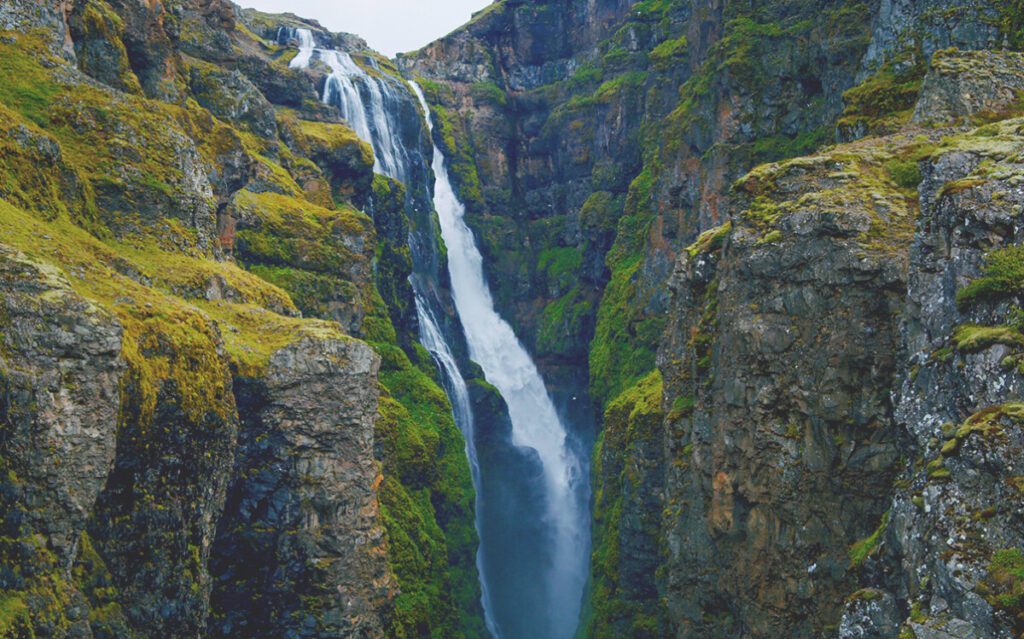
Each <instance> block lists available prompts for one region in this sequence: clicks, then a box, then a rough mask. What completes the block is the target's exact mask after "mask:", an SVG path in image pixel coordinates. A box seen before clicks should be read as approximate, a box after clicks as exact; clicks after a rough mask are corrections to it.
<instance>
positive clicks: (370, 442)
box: [0, 0, 483, 637]
mask: <svg viewBox="0 0 1024 639" xmlns="http://www.w3.org/2000/svg"><path fill="white" fill-rule="evenodd" d="M296 27H303V28H309V29H315V30H317V31H318V32H320V33H321V37H322V38H323V39H324V40H325V41H326V42H330V44H331V45H332V46H337V47H343V48H346V49H348V50H351V51H353V53H356V54H358V55H359V56H361V57H360V59H361V60H362V61H363V62H364V63H366V64H368V65H370V64H373V63H378V61H379V63H380V64H383V63H386V61H384V60H383V59H382V58H379V57H378V56H377V55H376V54H374V53H372V52H370V51H369V50H368V49H367V48H366V45H365V43H363V42H362V41H361V40H359V39H358V38H356V37H354V36H347V35H339V34H328V33H326V32H325V31H323V29H322V28H321V27H319V25H317V24H316V23H309V22H304V21H301V20H299V19H298V18H295V17H294V16H268V15H264V14H259V13H257V12H253V11H243V10H241V9H239V8H237V7H236V6H234V5H232V4H231V3H229V2H221V1H219V0H212V1H211V0H195V1H192V0H188V1H185V0H168V1H167V2H146V3H138V2H120V1H116V0H111V1H106V0H82V1H74V2H44V3H39V2H5V3H3V6H0V30H2V31H3V33H2V35H0V75H2V76H3V80H0V85H2V86H0V129H2V135H0V176H2V177H0V199H2V202H0V245H2V248H0V254H2V260H0V261H2V263H3V265H2V267H0V289H2V291H3V294H2V296H0V298H2V299H0V308H3V309H6V310H4V311H2V312H0V326H2V329H0V342H2V347H0V385H2V388H3V389H4V392H3V393H2V398H0V417H2V419H0V464H2V472H0V485H2V487H0V500H2V504H3V505H2V510H3V515H2V517H0V520H2V522H0V525H2V533H0V635H2V636H4V637H7V636H11V637H38V636H49V637H70V636H74V637H92V636H95V637H125V636H161V637H196V636H232V637H240V636H252V637H264V636H277V635H284V634H288V635H289V636H302V637H327V636H339V635H343V636H365V637H381V636H391V637H407V636H427V635H430V634H431V633H433V634H435V635H441V636H446V637H462V636H466V637H468V636H480V635H481V634H482V632H483V624H482V620H481V618H480V615H479V586H478V582H477V578H476V571H475V562H474V551H475V547H476V537H475V533H474V531H473V493H472V485H471V483H470V479H469V469H468V465H467V463H466V460H465V458H464V455H463V443H462V440H461V435H460V433H459V431H458V429H457V428H456V427H455V424H454V422H453V421H452V418H451V410H450V406H449V404H448V402H447V399H446V398H445V396H444V393H443V391H442V390H441V388H440V386H439V385H438V383H437V381H436V379H437V378H436V370H435V369H434V367H433V364H432V362H431V361H430V359H429V356H427V355H426V354H425V353H424V352H423V351H422V349H419V348H418V347H416V346H414V341H415V315H414V314H413V311H412V305H411V299H412V295H411V290H410V289H409V286H408V281H407V278H408V276H409V275H410V273H411V272H412V262H411V259H410V249H409V246H408V234H409V229H410V225H411V224H416V223H419V224H423V223H424V222H423V220H411V221H410V219H409V218H408V217H407V216H406V211H407V198H406V197H405V193H406V191H405V189H404V187H403V186H402V185H400V184H398V183H396V182H393V181H389V180H387V179H385V178H381V177H375V176H374V175H373V173H372V166H373V164H374V158H373V154H372V151H371V150H370V149H369V148H368V146H367V145H365V144H363V143H362V142H360V141H359V139H358V138H357V137H356V136H355V134H354V133H353V132H352V130H351V129H349V128H348V127H347V126H346V125H345V124H344V123H343V121H342V119H341V117H340V113H339V112H338V111H337V110H336V109H334V108H333V107H330V106H327V105H324V104H322V103H321V102H320V99H319V95H320V89H321V86H322V84H323V81H324V77H325V70H324V69H321V68H317V69H312V70H309V71H308V72H305V71H300V70H293V69H289V68H288V61H289V60H290V57H291V56H292V55H294V52H295V48H294V43H292V42H289V41H288V39H287V38H284V39H283V40H282V38H281V37H280V35H281V33H283V32H287V31H288V30H289V29H292V30H293V29H294V28H296ZM392 72H393V70H392ZM405 106H406V107H407V111H408V114H409V118H408V120H409V121H410V122H411V124H410V127H409V130H410V133H409V135H410V136H411V137H412V138H413V139H414V140H416V141H420V140H424V141H425V137H423V134H422V123H421V121H420V118H419V112H418V108H417V105H416V103H415V100H414V98H413V96H412V95H411V94H410V95H409V96H408V97H407V100H406V105H405ZM413 146H415V145H413ZM428 148H429V147H428ZM421 172H423V173H424V174H425V173H426V166H425V164H424V165H423V167H422V168H421ZM424 215H425V216H429V210H428V211H426V212H425V213H424ZM427 219H428V220H429V217H427Z"/></svg>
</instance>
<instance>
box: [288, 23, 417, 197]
mask: <svg viewBox="0 0 1024 639" xmlns="http://www.w3.org/2000/svg"><path fill="white" fill-rule="evenodd" d="M291 37H293V38H294V39H295V40H297V41H298V44H299V53H298V54H297V55H296V56H295V57H294V58H292V61H291V62H290V63H289V65H288V66H290V67H291V68H293V69H305V68H307V67H308V66H309V65H310V64H311V63H312V61H313V59H314V56H315V57H316V59H318V60H320V61H321V62H323V63H324V64H325V65H327V67H328V68H329V69H330V70H331V73H330V75H328V76H327V81H326V83H325V84H324V93H323V97H322V100H323V102H324V103H326V104H330V105H332V106H336V107H338V109H339V110H340V111H341V115H342V117H343V118H344V119H345V121H346V122H347V123H348V124H349V126H351V127H352V130H353V131H355V132H356V135H358V136H359V137H360V138H361V139H363V140H364V141H366V142H369V143H370V145H371V146H373V157H374V165H373V170H374V172H376V173H380V174H383V175H386V176H388V177H392V178H395V179H396V180H398V181H400V182H403V183H404V182H405V181H406V175H407V172H406V166H407V163H408V158H407V155H406V153H405V149H404V148H402V145H401V143H400V142H399V141H398V136H397V135H395V131H397V130H398V122H397V121H396V117H397V113H396V108H395V107H396V106H397V105H398V103H399V98H398V96H397V95H396V94H395V91H397V90H401V89H400V88H398V87H396V86H394V85H393V84H392V83H390V82H387V81H386V80H385V79H383V78H382V77H378V76H376V75H370V74H369V73H367V72H366V71H364V70H363V68H362V67H360V66H359V65H358V64H356V63H355V61H354V60H352V56H350V55H349V54H348V53H346V52H344V51H334V50H331V49H317V48H316V43H315V41H314V39H313V33H312V31H310V30H309V29H295V34H294V36H291ZM279 38H280V36H279Z"/></svg>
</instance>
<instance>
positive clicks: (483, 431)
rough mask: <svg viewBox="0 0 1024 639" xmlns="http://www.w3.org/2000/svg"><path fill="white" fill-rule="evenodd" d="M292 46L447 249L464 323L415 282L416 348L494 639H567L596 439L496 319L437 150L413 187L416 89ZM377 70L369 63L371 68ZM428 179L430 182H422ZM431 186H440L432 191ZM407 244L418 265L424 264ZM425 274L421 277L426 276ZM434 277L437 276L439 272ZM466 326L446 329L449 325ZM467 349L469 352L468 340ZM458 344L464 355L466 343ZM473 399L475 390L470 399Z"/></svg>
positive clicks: (306, 44)
mask: <svg viewBox="0 0 1024 639" xmlns="http://www.w3.org/2000/svg"><path fill="white" fill-rule="evenodd" d="M279 40H284V41H285V42H287V41H289V40H296V41H297V42H298V44H299V48H300V51H299V53H298V55H297V56H296V57H295V58H294V59H293V60H292V62H291V65H292V66H293V67H296V68H305V67H308V66H309V65H311V64H312V63H313V62H315V61H319V62H321V63H322V64H324V65H325V66H326V67H327V68H329V69H330V75H329V76H328V78H327V79H326V81H325V86H324V92H323V99H324V101H325V102H327V103H329V104H332V105H333V106H336V107H337V108H338V109H339V110H340V111H341V113H342V116H343V117H344V118H345V120H346V121H347V122H348V124H349V125H350V126H351V127H352V128H353V130H354V131H355V132H356V134H357V135H359V136H360V137H361V138H362V139H364V140H366V141H367V142H369V143H370V144H371V145H372V146H373V149H374V155H375V166H374V170H375V171H377V172H378V173H382V174H384V175H387V176H389V177H393V178H395V179H398V180H400V181H403V182H405V183H406V186H407V190H408V192H409V193H415V192H416V190H417V189H422V190H423V194H424V195H426V196H427V198H428V201H429V196H430V192H431V190H432V191H433V198H432V200H433V204H434V208H435V209H436V211H437V215H438V219H439V222H440V225H441V235H442V239H443V241H444V243H445V245H446V247H447V256H448V275H449V277H450V279H451V289H452V298H453V300H454V305H455V309H456V311H457V316H458V322H447V323H446V322H444V321H443V318H442V310H441V306H442V305H441V304H440V303H438V302H437V300H436V297H437V296H436V294H432V292H431V291H430V290H426V289H427V287H426V286H425V285H424V281H425V280H426V279H427V278H426V277H422V278H421V277H417V276H414V277H413V279H412V283H413V288H414V292H415V300H416V312H417V319H418V321H419V327H420V341H421V343H422V344H423V345H424V347H426V348H427V349H428V351H430V353H431V354H432V355H433V357H434V359H435V361H436V362H437V364H438V368H439V369H440V371H441V373H442V376H443V385H444V387H445V390H446V392H447V393H448V396H449V398H450V399H451V403H452V408H453V414H454V417H455V420H456V422H457V423H458V425H459V428H460V429H461V430H462V433H463V436H464V438H465V440H466V454H467V456H468V458H469V462H470V470H471V473H472V478H473V483H474V487H475V488H476V491H477V500H476V527H477V532H478V534H479V537H480V548H479V551H478V555H477V567H478V570H479V573H480V578H481V590H482V593H483V596H482V602H481V603H482V607H483V610H484V617H485V621H486V625H487V628H488V630H489V631H490V633H491V634H492V635H493V636H494V637H497V638H501V639H527V638H530V639H569V638H570V637H572V636H573V634H574V632H575V630H576V627H577V625H578V622H579V613H580V608H581V602H582V595H583V590H584V587H585V582H586V578H587V574H588V560H589V554H590V531H589V519H590V517H589V499H590V495H589V484H588V472H589V469H588V466H587V456H588V454H589V441H588V440H587V439H586V438H583V440H578V439H577V438H575V437H573V435H572V434H571V433H569V432H567V428H566V423H567V422H566V420H564V419H562V418H561V417H560V415H559V411H558V410H556V407H555V404H554V402H552V399H551V397H550V396H549V394H548V391H547V389H546V388H545V385H544V381H543V379H542V378H541V376H540V374H539V372H538V370H537V367H536V366H535V364H534V362H533V361H532V359H531V358H530V356H529V354H528V353H527V352H526V350H525V349H524V348H523V346H522V344H521V343H520V341H519V339H518V338H517V337H516V335H515V333H514V332H513V329H512V328H511V326H510V325H509V324H508V323H507V322H505V321H504V320H503V319H502V318H501V317H500V316H499V315H498V313H497V312H496V310H495V308H494V302H493V299H492V296H491V292H490V290H489V288H488V285H487V282H486V279H485V276H484V271H483V260H482V258H481V255H480V252H479V250H478V249H477V246H476V242H475V239H474V237H473V234H472V231H471V230H470V229H469V227H468V226H467V225H466V223H465V220H464V214H465V209H464V207H463V205H462V204H461V203H460V202H459V199H458V197H457V196H456V194H455V192H454V189H453V188H452V185H451V182H450V181H449V177H448V171H447V168H446V166H445V159H444V156H443V154H442V153H441V151H440V150H439V149H438V148H437V147H436V145H434V146H433V150H432V151H433V157H432V159H431V164H432V169H433V177H434V180H433V184H430V183H429V178H428V179H426V180H424V183H423V184H414V183H412V182H413V180H411V179H410V176H411V175H412V174H413V173H414V172H413V171H411V170H410V169H411V168H412V167H411V166H410V163H411V162H412V161H413V158H419V155H418V154H417V153H412V152H410V149H407V148H405V147H404V146H403V144H402V140H401V136H399V135H398V134H397V133H396V132H397V131H398V130H399V121H398V120H399V118H398V115H397V113H396V109H398V108H399V105H400V103H401V100H400V99H399V98H400V95H401V92H408V91H409V90H410V85H407V84H405V83H404V82H401V81H399V80H397V79H395V78H391V77H388V76H384V75H383V74H376V73H374V74H372V75H371V74H368V73H367V72H366V71H365V70H363V68H362V67H360V66H359V65H358V64H356V63H355V62H354V61H353V59H352V57H351V56H350V55H349V54H348V53H346V52H341V51H330V50H323V49H318V48H316V44H315V42H314V38H313V35H312V34H311V33H310V32H308V31H305V30H296V31H293V32H291V33H288V34H282V35H281V36H279ZM364 62H365V63H366V64H368V65H371V66H372V65H375V62H374V61H373V60H372V58H367V59H366V60H365V61H364ZM411 88H412V91H413V92H414V93H415V95H416V98H417V99H418V100H419V102H420V104H421V105H422V108H423V110H424V113H425V114H426V122H425V125H426V127H427V129H428V131H431V132H432V129H433V127H432V123H431V121H430V116H429V114H430V110H429V107H428V105H427V102H426V100H425V99H424V96H423V94H422V92H421V91H420V89H419V87H418V86H416V85H415V84H412V85H411ZM427 175H429V172H428V173H427ZM431 187H433V188H431ZM422 243H423V239H422V238H415V237H410V244H411V245H413V247H414V250H413V260H414V262H417V261H418V259H419V260H424V259H425V258H424V257H423V256H422V255H420V256H419V257H418V256H417V254H418V253H422V251H417V250H416V248H415V247H416V245H417V244H420V245H422ZM424 267H425V265H423V264H415V265H414V268H415V269H419V270H422V269H423V268H424ZM434 275H436V274H434ZM459 323H461V326H462V329H463V330H462V331H461V333H462V334H458V333H459V332H460V331H458V330H457V328H456V329H449V330H445V325H446V324H449V325H450V324H454V326H455V327H457V326H458V324H459ZM462 340H464V342H463V341H462ZM463 344H464V346H461V348H460V346H459V345H463ZM466 346H468V352H469V356H470V358H471V359H472V360H473V362H476V363H477V364H478V365H479V367H480V368H481V369H482V370H483V373H484V377H485V378H486V380H487V382H489V383H490V384H491V385H493V387H496V388H497V389H498V391H499V392H500V394H501V396H502V398H503V399H504V400H505V404H507V412H506V411H505V410H504V406H494V405H493V404H495V403H498V404H500V402H493V401H492V402H487V401H486V399H484V398H486V397H488V396H490V395H489V394H488V393H487V392H486V391H482V392H481V387H480V384H479V381H476V380H474V379H472V378H471V377H469V383H468V384H467V376H466V370H467V366H468V362H464V361H459V359H458V358H457V357H456V356H455V355H454V353H455V352H464V351H465V350H466ZM472 389H475V390H476V391H477V392H474V390H472Z"/></svg>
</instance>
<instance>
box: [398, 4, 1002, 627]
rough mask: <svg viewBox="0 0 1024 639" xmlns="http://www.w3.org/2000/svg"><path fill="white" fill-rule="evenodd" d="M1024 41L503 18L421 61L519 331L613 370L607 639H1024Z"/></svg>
mask: <svg viewBox="0 0 1024 639" xmlns="http://www.w3.org/2000/svg"><path fill="white" fill-rule="evenodd" d="M588 10H592V11H593V13H587V11H588ZM577 16H585V19H586V20H588V21H591V25H590V28H588V29H581V28H579V27H578V25H577V23H575V22H574V21H573V18H574V17H577ZM1020 25H1021V8H1020V7H1019V6H1018V5H1017V4H1014V3H994V2H986V1H981V2H962V3H955V5H952V6H951V5H949V4H948V3H945V4H942V6H941V7H940V6H939V5H938V4H935V3H927V2H924V3H921V2H916V3H912V2H889V1H888V0H882V1H880V2H865V3H860V2H835V3H824V4H823V3H802V2H759V3H729V2H724V3H715V2H679V3H675V2H639V3H634V4H632V6H629V7H622V6H619V5H616V4H614V3H613V4H605V3H590V4H588V5H587V9H586V10H584V9H582V8H581V6H577V4H576V3H573V2H569V1H566V2H544V3H531V4H530V5H523V4H521V3H515V2H499V3H495V4H494V5H493V6H492V7H490V8H489V9H487V10H485V11H484V12H481V13H480V14H478V15H477V16H475V18H474V20H473V21H472V22H471V23H470V24H469V25H467V26H466V27H464V28H463V29H461V30H459V31H457V32H455V33H454V34H452V35H450V36H448V37H446V38H444V39H442V40H440V41H438V42H436V43H434V44H431V45H429V46H427V47H426V48H424V49H423V50H421V51H419V52H417V53H415V54H411V55H409V56H405V57H402V58H400V61H399V62H400V65H401V66H402V68H403V69H404V70H405V72H406V73H407V74H408V75H409V76H410V77H413V78H422V80H423V82H422V84H423V85H424V87H425V89H426V93H427V97H428V99H429V100H430V102H431V106H432V110H433V113H434V116H435V119H436V120H437V121H439V122H440V123H441V124H440V126H439V131H438V133H437V134H436V135H435V138H436V141H437V143H438V144H439V145H440V146H441V147H442V148H444V150H445V152H446V155H447V156H448V158H449V165H450V168H451V172H452V175H453V181H454V182H455V183H456V186H457V188H458V189H459V190H460V193H461V195H462V197H463V199H464V200H465V201H466V203H467V208H468V220H469V223H470V225H471V226H472V227H473V229H474V231H475V232H476V233H477V236H478V238H479V241H480V243H481V245H482V250H483V253H484V258H485V268H486V270H487V271H488V273H490V274H491V283H492V286H493V288H494V289H495V294H496V298H497V301H498V306H499V308H500V310H501V311H502V313H503V314H504V315H505V316H506V317H508V318H510V320H511V321H512V322H513V323H514V324H515V325H516V327H517V330H518V331H519V332H520V333H521V334H522V335H523V336H524V341H526V342H527V343H528V345H529V346H530V348H531V350H532V351H533V352H534V353H536V354H537V356H538V359H539V362H540V364H541V366H542V368H543V369H544V370H545V373H546V375H547V377H548V379H549V381H550V382H551V385H552V387H553V388H554V389H556V390H558V389H559V388H560V386H562V385H564V384H565V383H566V380H568V379H570V378H571V373H570V371H579V370H581V369H589V375H590V384H589V391H590V394H591V396H592V397H593V398H594V400H595V404H596V405H597V408H598V412H599V413H600V414H601V415H602V422H603V424H602V433H601V435H600V437H599V440H598V445H597V447H596V448H595V456H594V465H593V469H594V476H593V481H594V495H595V501H594V540H593V541H594V555H593V561H592V570H593V575H592V577H593V579H592V586H591V588H590V590H589V591H588V593H587V595H586V597H587V604H588V606H589V608H588V610H587V611H586V615H585V618H584V620H583V627H582V630H581V634H582V635H584V636H597V637H617V636H638V637H646V636H652V637H654V636H678V637H778V636H793V637H818V636H821V637H825V636H836V634H837V633H839V634H840V635H841V636H843V637H860V636H863V637H896V636H899V637H902V638H904V639H905V638H906V637H911V636H915V637H946V636H950V637H973V636H979V637H1002V636H1011V633H1014V632H1016V633H1019V632H1020V628H1019V627H1018V626H1017V625H1018V624H1019V617H1018V616H1017V615H1019V614H1020V609H1019V606H1018V605H1017V604H1018V603H1019V596H1018V595H1019V592H1020V590H1019V588H1020V587H1021V586H1020V580H1019V576H1015V575H1019V574H1020V570H1021V565H1022V564H1021V560H1020V556H1019V553H1018V552H1016V551H1014V547H1016V546H1019V545H1020V544H1021V538H1020V536H1019V531H1018V530H1017V529H1016V527H1015V526H1016V525H1017V523H1019V522H1018V521H1017V520H1018V519H1019V512H1018V511H1019V504H1020V496H1019V494H1016V493H1014V492H1013V491H1014V490H1015V488H1013V487H1014V486H1016V485H1017V484H1016V482H1017V480H1016V479H1014V478H1015V477H1016V476H1017V475H1016V474H1015V473H1017V472H1018V470H1017V469H1016V467H1015V465H1014V462H1013V461H1012V457H1013V455H1014V454H1015V452H1016V451H1017V450H1018V446H1019V442H1018V438H1019V434H1018V433H1017V417H1016V416H1015V415H1016V410H1017V408H1016V405H1015V403H1014V402H1016V401H1017V400H1018V399H1019V389H1018V388H1017V385H1016V381H1015V379H1016V378H1015V376H1016V365H1017V358H1018V355H1017V348H1018V347H1017V346H1014V344H1016V341H1015V340H1016V339H1017V337H1016V336H1017V331H1019V327H1017V324H1016V322H1017V320H1015V319H1014V318H1015V317H1016V313H1017V311H1016V310H1015V309H1016V306H1015V304H1016V298H1015V297H1013V296H1014V295H1016V294H1017V291H1018V289H1017V284H1016V283H1015V282H1017V281H1018V280H1017V279H1016V275H1012V274H1011V272H1013V269H1015V268H1016V266H1014V265H1015V264H1016V257H1014V256H1016V255H1017V254H1016V253H1015V252H1014V250H1013V249H1010V248H1007V247H1011V246H1014V245H1015V244H1016V243H1017V237H1016V233H1017V230H1016V225H1015V224H1014V223H1012V222H1010V219H1013V218H1014V216H1015V215H1017V214H1018V213H1019V211H1020V203H1019V202H1018V201H1017V199H1018V198H1017V195H1018V193H1017V191H1016V190H1014V189H1017V190H1019V185H1018V184H1016V182H1013V180H1017V181H1018V182H1019V175H1018V172H1019V171H1018V165H1017V162H1018V161H1019V156H1018V155H1017V152H1016V151H1015V150H1014V148H1015V147H1014V146H1013V142H1012V138H1013V136H1014V135H1015V133H1014V131H1015V130H1016V129H1015V126H1016V125H1015V124H1011V123H1012V122H1014V120H1012V118H1013V117H1015V116H1017V115H1019V113H1020V102H1019V88H1018V87H1019V82H1020V79H1019V77H1018V75H1019V73H1018V72H1019V66H1020V64H1019V53H1017V52H1014V51H1012V49H1019V48H1020V45H1021V42H1020V35H1021V29H1020ZM538 34H546V35H547V37H546V38H541V37H539V35H538ZM949 47H957V48H955V49H954V48H949ZM992 122H995V124H988V125H987V126H986V124H987V123H992ZM976 127H981V128H977V130H976V131H975V130H974V129H976ZM970 131H973V132H970ZM986 138H991V140H989V141H988V142H985V141H984V140H985V139H986ZM836 140H841V141H845V142H846V144H842V145H839V146H831V144H832V143H833V142H835V141H836ZM808 154H810V155H808ZM802 155H806V157H799V158H797V156H802ZM790 158H797V159H790ZM766 161H775V163H773V164H766V165H763V166H760V167H758V168H755V167H756V166H757V165H758V164H761V163H763V162H766ZM751 169H754V170H753V171H751ZM968 246H969V247H970V248H969V249H968V248H967V247H968ZM947 263H948V265H947ZM971 280H977V281H978V282H981V283H971ZM958 291H959V293H958ZM933 322H940V323H939V324H935V325H934V326H933V325H932V323H933ZM935 370H939V371H941V372H940V373H936V372H934V371H935ZM918 423H927V424H928V426H927V427H922V426H919V425H915V424H918ZM943 424H945V427H944V428H941V426H942V425H943ZM943 450H945V452H944V453H943V452H942V451H943ZM940 502H941V503H940ZM940 531H941V532H940ZM1010 540H1013V541H1010ZM1015 593H1016V594H1015ZM1015 619H1016V621H1015ZM943 633H945V634H943Z"/></svg>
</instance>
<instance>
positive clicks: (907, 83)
mask: <svg viewBox="0 0 1024 639" xmlns="http://www.w3.org/2000/svg"><path fill="white" fill-rule="evenodd" d="M914 59H915V60H921V59H922V56H915V57H914ZM925 71H926V68H925V66H924V64H921V63H917V64H904V63H899V61H894V62H889V63H887V64H886V65H884V66H883V67H881V68H880V69H879V70H878V71H876V72H875V73H874V75H872V76H870V77H869V78H868V79H867V80H865V81H864V82H862V83H861V84H859V85H858V86H856V87H853V88H852V89H850V90H848V91H847V92H846V93H844V94H843V100H844V102H845V103H846V108H845V110H844V111H843V115H842V117H841V118H840V120H839V122H838V126H839V127H840V129H847V130H851V131H856V130H859V131H860V132H862V133H864V134H867V133H874V134H879V133H885V132H889V131H892V130H894V129H895V128H896V127H898V126H899V125H901V124H904V123H906V122H908V121H909V120H910V116H911V115H913V111H914V105H916V104H917V98H918V96H919V95H920V94H921V85H922V83H923V82H924V75H925Z"/></svg>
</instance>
